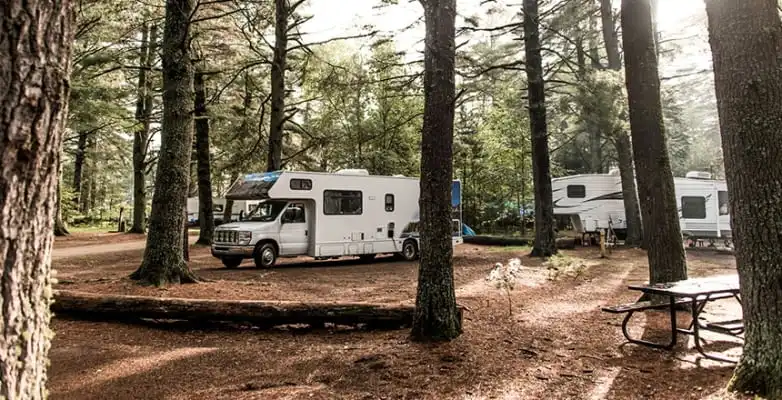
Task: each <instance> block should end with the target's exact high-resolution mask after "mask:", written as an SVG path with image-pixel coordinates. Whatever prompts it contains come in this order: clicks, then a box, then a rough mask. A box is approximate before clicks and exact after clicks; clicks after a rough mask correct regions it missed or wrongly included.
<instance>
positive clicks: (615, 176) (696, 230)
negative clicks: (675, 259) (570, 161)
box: [551, 170, 732, 243]
mask: <svg viewBox="0 0 782 400" xmlns="http://www.w3.org/2000/svg"><path fill="white" fill-rule="evenodd" d="M551 183H552V192H553V195H554V215H556V216H567V217H570V220H571V222H572V224H573V228H574V229H575V230H576V231H577V232H579V233H581V234H594V233H599V232H600V231H601V230H607V229H609V228H611V229H613V231H614V232H616V235H617V236H618V237H619V238H623V237H624V234H625V232H626V229H627V223H626V220H625V209H624V201H623V196H622V181H621V178H620V177H619V172H618V171H617V170H612V171H611V172H609V173H608V174H582V175H572V176H565V177H561V178H555V179H552V181H551ZM674 184H675V187H676V206H677V207H678V209H679V223H680V224H681V229H682V234H683V235H684V236H685V237H689V238H691V239H712V240H713V239H717V238H723V239H725V240H726V243H728V242H729V240H730V238H731V237H732V231H731V226H730V215H729V214H728V189H727V185H726V183H725V181H721V180H713V179H711V174H709V173H708V172H698V171H692V172H688V173H687V174H686V175H685V177H684V178H678V177H677V178H674ZM639 200H641V201H643V200H642V199H639Z"/></svg>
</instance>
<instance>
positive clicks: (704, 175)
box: [684, 171, 711, 179]
mask: <svg viewBox="0 0 782 400" xmlns="http://www.w3.org/2000/svg"><path fill="white" fill-rule="evenodd" d="M684 176H685V177H686V178H690V179H711V173H709V172H706V171H690V172H688V173H687V175H684Z"/></svg>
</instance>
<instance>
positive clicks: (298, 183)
mask: <svg viewBox="0 0 782 400" xmlns="http://www.w3.org/2000/svg"><path fill="white" fill-rule="evenodd" d="M291 190H312V181H311V180H309V179H291Z"/></svg>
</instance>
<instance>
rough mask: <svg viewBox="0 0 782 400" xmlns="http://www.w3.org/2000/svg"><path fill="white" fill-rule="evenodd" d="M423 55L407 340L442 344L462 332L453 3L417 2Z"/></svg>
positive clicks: (437, 0) (451, 0)
mask: <svg viewBox="0 0 782 400" xmlns="http://www.w3.org/2000/svg"><path fill="white" fill-rule="evenodd" d="M421 4H422V5H423V8H424V21H425V24H426V38H425V51H424V123H423V128H422V138H421V181H420V185H421V195H420V199H419V208H420V212H421V249H420V253H421V264H420V267H419V270H418V291H417V295H416V302H415V305H416V306H415V315H414V317H413V327H412V331H411V337H412V338H413V340H418V341H448V340H451V339H454V338H456V337H458V336H459V335H460V334H461V332H462V321H461V314H460V313H459V310H458V308H457V306H456V292H455V289H454V282H453V244H452V239H451V185H452V181H453V119H454V102H455V100H456V87H455V69H454V68H455V61H454V60H455V57H456V46H455V31H456V28H455V24H456V22H455V19H456V1H455V0H421Z"/></svg>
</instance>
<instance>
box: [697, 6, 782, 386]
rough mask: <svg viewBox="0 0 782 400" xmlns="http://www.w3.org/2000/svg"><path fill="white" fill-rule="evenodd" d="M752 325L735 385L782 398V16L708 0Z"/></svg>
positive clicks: (773, 9)
mask: <svg viewBox="0 0 782 400" xmlns="http://www.w3.org/2000/svg"><path fill="white" fill-rule="evenodd" d="M706 12H707V15H708V21H709V39H710V40H709V41H710V43H711V51H712V58H713V60H714V78H715V79H714V84H715V89H716V95H717V109H718V111H719V119H720V131H721V134H722V149H723V154H724V155H725V172H726V178H727V183H728V193H730V198H729V203H730V216H731V222H732V225H733V226H732V228H733V238H734V240H735V245H736V252H735V254H736V266H737V268H738V272H739V279H740V281H741V301H742V308H743V313H744V321H745V322H744V323H745V326H746V327H747V331H746V336H745V342H744V352H743V354H742V356H741V360H740V362H739V364H738V366H737V367H736V370H735V371H734V375H733V379H732V380H731V383H730V389H731V390H734V391H739V392H752V393H755V394H759V395H761V396H763V397H765V398H768V399H782V352H781V351H780V349H782V252H780V249H782V234H780V232H782V163H780V159H781V158H782V22H780V17H779V14H778V12H777V2H776V1H775V0H719V1H715V0H707V1H706Z"/></svg>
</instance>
